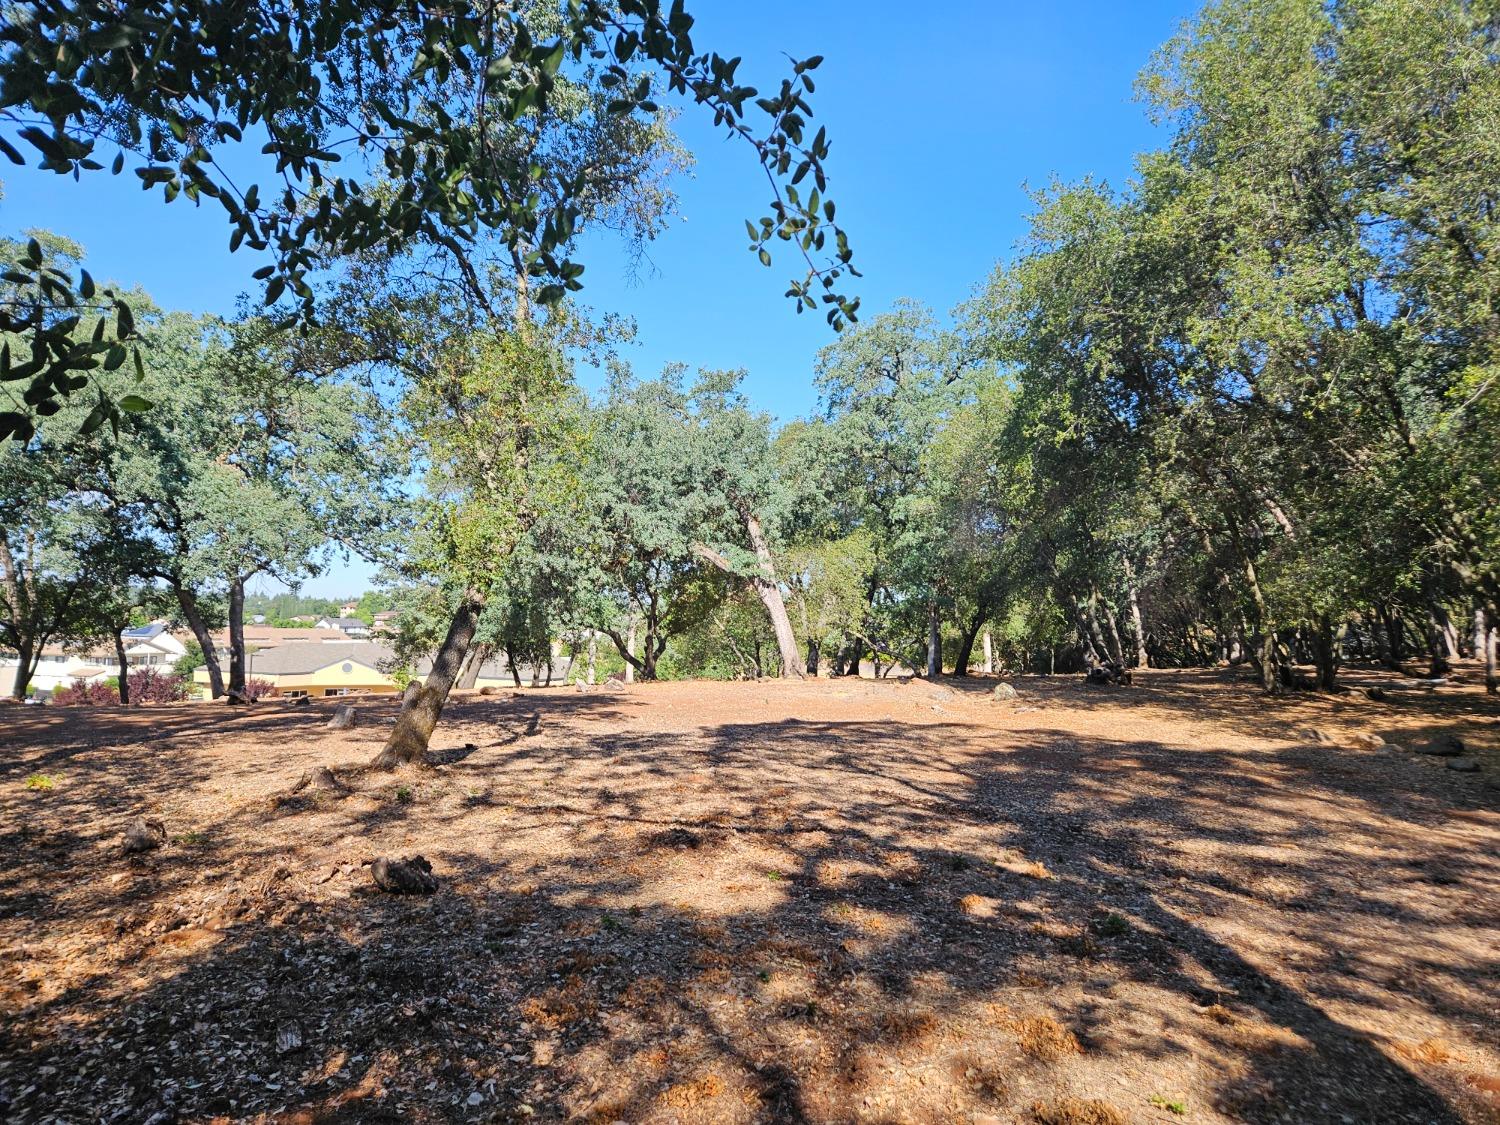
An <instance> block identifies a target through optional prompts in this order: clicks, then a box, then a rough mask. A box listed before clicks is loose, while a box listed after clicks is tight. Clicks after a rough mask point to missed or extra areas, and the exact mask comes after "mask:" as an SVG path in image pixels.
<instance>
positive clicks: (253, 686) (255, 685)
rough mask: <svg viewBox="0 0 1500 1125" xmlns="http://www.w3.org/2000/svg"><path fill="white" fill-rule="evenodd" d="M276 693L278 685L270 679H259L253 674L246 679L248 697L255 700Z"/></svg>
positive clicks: (246, 694) (246, 695)
mask: <svg viewBox="0 0 1500 1125" xmlns="http://www.w3.org/2000/svg"><path fill="white" fill-rule="evenodd" d="M275 694H276V685H275V684H273V683H272V682H271V681H270V680H257V679H256V678H255V677H254V676H251V677H250V678H249V679H247V680H246V681H245V698H246V699H251V700H255V699H260V698H262V697H264V696H267V695H275Z"/></svg>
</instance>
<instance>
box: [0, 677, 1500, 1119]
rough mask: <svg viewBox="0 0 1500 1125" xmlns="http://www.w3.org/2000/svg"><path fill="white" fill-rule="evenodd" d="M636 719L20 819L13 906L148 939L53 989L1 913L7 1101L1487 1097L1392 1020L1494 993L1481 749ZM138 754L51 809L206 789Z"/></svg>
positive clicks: (1481, 1007)
mask: <svg viewBox="0 0 1500 1125" xmlns="http://www.w3.org/2000/svg"><path fill="white" fill-rule="evenodd" d="M631 715H632V712H631V711H629V709H628V707H626V705H625V704H624V703H622V702H621V701H618V700H608V699H603V698H601V697H594V696H586V695H583V696H575V697H571V698H557V699H551V698H548V699H532V698H528V699H526V700H524V701H520V703H518V704H510V705H506V706H500V707H494V706H487V707H480V706H470V707H463V706H460V707H459V708H457V709H456V710H455V712H454V714H453V715H452V717H451V720H450V722H451V726H450V725H449V724H445V728H444V730H445V731H447V730H450V729H451V730H452V731H453V732H454V733H453V734H451V735H447V736H446V738H445V741H444V745H447V744H448V743H449V742H457V741H460V740H467V742H469V743H472V745H473V746H474V749H473V750H472V751H466V752H465V753H464V755H463V756H462V757H461V758H452V759H451V760H450V759H446V758H440V759H439V761H440V762H441V768H438V769H432V770H426V771H411V772H408V773H406V774H402V775H398V776H395V777H391V778H368V779H364V778H362V779H359V781H358V782H357V784H358V786H359V788H357V789H356V791H355V792H354V793H353V794H352V795H350V796H348V797H345V798H337V797H334V798H329V799H326V800H323V801H321V802H316V803H312V804H309V805H308V806H306V807H299V808H297V809H295V810H291V811H282V810H274V809H270V808H269V807H268V806H267V805H266V804H265V803H264V802H261V803H256V802H254V801H250V802H245V803H242V804H241V805H239V806H238V807H235V808H233V809H226V810H225V811H224V813H223V815H222V816H220V817H219V818H217V819H215V820H213V821H212V822H211V823H207V824H205V825H204V826H203V828H202V829H201V834H202V837H203V839H202V840H201V841H198V842H193V843H186V844H180V843H174V844H173V845H171V846H169V848H167V849H165V850H164V852H162V853H159V854H157V855H155V856H153V857H152V858H150V859H149V860H147V861H145V862H144V863H141V864H139V865H136V866H131V865H130V864H129V863H128V862H127V861H124V860H121V859H119V858H117V857H111V858H108V859H107V860H105V859H104V858H103V857H102V856H101V853H100V848H99V846H98V841H92V843H91V842H90V841H89V840H88V839H86V838H80V839H78V840H65V841H63V843H61V844H60V845H58V846H56V847H55V848H50V850H49V845H48V844H47V843H46V831H45V830H44V831H43V832H42V835H41V837H39V838H38V839H20V840H17V841H14V843H15V844H16V847H17V849H18V850H19V851H20V852H23V853H24V854H25V855H26V856H27V857H28V858H27V859H26V860H25V861H24V862H23V863H22V864H21V865H19V866H18V867H16V868H14V869H12V872H9V873H6V875H5V877H4V879H5V881H4V882H0V896H3V897H0V902H3V908H4V913H3V915H0V924H3V923H4V920H5V919H6V918H8V919H10V920H12V921H17V922H23V923H25V924H26V925H27V926H36V927H38V928H42V929H45V930H47V931H48V932H51V933H58V932H61V931H62V930H63V929H64V928H67V927H76V928H78V929H79V930H80V931H88V930H89V928H90V927H93V928H94V930H96V931H99V932H103V931H104V930H106V929H108V930H112V931H113V933H114V934H115V937H114V939H113V940H114V941H115V943H116V948H114V949H112V950H109V951H108V952H107V953H106V952H98V951H95V952H94V953H93V954H92V955H93V956H94V957H95V958H96V960H97V967H96V969H95V970H94V971H89V969H88V967H87V966H85V967H83V968H80V969H78V970H77V971H76V972H74V973H71V974H70V975H69V977H68V979H67V980H66V981H51V982H49V981H46V980H35V979H31V978H29V977H28V976H27V975H26V973H25V971H24V969H25V965H26V963H27V955H26V952H25V950H24V949H19V948H18V945H17V944H16V943H12V944H11V945H10V947H9V948H7V949H6V950H4V955H5V956H6V958H7V961H6V964H7V966H8V967H10V968H19V969H21V970H22V971H21V972H20V973H18V974H11V975H10V976H8V977H7V978H6V981H5V983H6V988H7V996H6V999H7V1002H8V1003H7V1006H8V1007H10V1008H11V1010H13V1011H14V1012H15V1013H16V1018H15V1019H13V1020H8V1021H7V1024H6V1027H5V1029H4V1030H3V1031H0V1037H3V1038H0V1057H3V1059H4V1061H5V1062H6V1064H7V1065H6V1066H5V1068H4V1070H0V1109H3V1110H4V1111H5V1113H6V1115H7V1117H8V1118H9V1119H12V1120H17V1121H26V1120H34V1119H40V1118H42V1117H44V1116H46V1115H48V1114H61V1115H63V1116H99V1117H107V1116H108V1115H109V1114H110V1113H112V1112H120V1113H122V1114H123V1115H124V1116H125V1117H126V1118H128V1119H132V1120H148V1119H152V1115H153V1114H161V1115H163V1116H161V1117H160V1118H157V1119H158V1120H163V1121H165V1120H174V1119H179V1118H180V1119H200V1118H205V1117H212V1116H215V1115H218V1116H221V1117H225V1118H229V1119H231V1120H244V1119H250V1118H253V1117H256V1116H257V1115H264V1116H265V1117H267V1118H268V1119H273V1120H304V1121H379V1120H391V1121H395V1120H402V1121H410V1120H415V1121H448V1120H453V1121H461V1120H512V1119H514V1120H520V1119H523V1118H525V1119H530V1120H537V1119H542V1120H558V1119H583V1120H598V1121H613V1120H630V1121H635V1120H648V1119H651V1120H657V1119H659V1120H666V1119H669V1118H670V1119H676V1120H682V1121H735V1120H767V1121H804V1120H805V1121H846V1120H881V1121H883V1120H897V1119H899V1118H900V1116H901V1114H902V1113H903V1112H908V1113H916V1114H917V1115H918V1116H919V1117H927V1118H931V1119H944V1120H963V1119H967V1115H968V1114H971V1113H1002V1112H1024V1111H1026V1110H1027V1109H1028V1107H1029V1106H1030V1105H1031V1104H1032V1103H1033V1102H1035V1101H1046V1100H1047V1099H1049V1098H1051V1097H1053V1096H1060V1095H1062V1094H1077V1095H1079V1096H1089V1097H1101V1098H1104V1099H1105V1100H1108V1101H1112V1102H1114V1103H1116V1104H1118V1105H1119V1106H1121V1107H1122V1109H1123V1111H1124V1112H1125V1113H1126V1114H1127V1115H1128V1116H1130V1117H1138V1116H1145V1115H1146V1114H1148V1113H1150V1112H1151V1111H1150V1108H1149V1105H1148V1099H1149V1098H1150V1097H1151V1096H1153V1095H1157V1094H1161V1093H1171V1092H1173V1089H1172V1088H1171V1087H1169V1086H1167V1085H1166V1084H1168V1083H1173V1082H1183V1081H1187V1079H1186V1078H1185V1077H1184V1076H1187V1075H1192V1076H1194V1077H1193V1078H1192V1081H1193V1082H1194V1083H1195V1086H1194V1089H1193V1091H1192V1099H1193V1104H1194V1108H1195V1112H1201V1113H1202V1114H1204V1115H1217V1116H1216V1117H1211V1118H1209V1119H1217V1120H1224V1119H1230V1120H1248V1121H1277V1120H1286V1121H1325V1120H1326V1121H1339V1120H1342V1119H1347V1120H1353V1121H1358V1122H1418V1121H1421V1122H1459V1121H1463V1120H1465V1119H1466V1116H1467V1118H1468V1119H1470V1120H1473V1119H1474V1117H1473V1116H1472V1114H1473V1113H1474V1112H1475V1110H1474V1108H1473V1105H1472V1104H1471V1103H1470V1102H1469V1101H1465V1098H1466V1097H1467V1095H1465V1094H1464V1093H1463V1091H1462V1090H1461V1089H1459V1088H1458V1087H1457V1086H1456V1085H1455V1084H1454V1082H1453V1081H1452V1080H1451V1078H1452V1075H1451V1074H1450V1073H1449V1072H1448V1071H1446V1070H1444V1069H1443V1068H1442V1067H1441V1066H1440V1065H1438V1064H1439V1063H1440V1062H1441V1061H1442V1060H1440V1059H1439V1060H1433V1059H1431V1058H1428V1059H1425V1060H1424V1059H1423V1058H1415V1059H1412V1058H1405V1057H1403V1056H1402V1054H1401V1050H1402V1045H1403V1044H1404V1043H1406V1041H1407V1039H1408V1038H1410V1039H1411V1040H1412V1041H1413V1042H1415V1041H1417V1040H1420V1039H1421V1038H1422V1037H1423V1036H1428V1037H1431V1036H1432V1032H1431V1031H1430V1030H1429V1029H1432V1028H1439V1029H1445V1030H1444V1033H1445V1035H1448V1036H1454V1035H1458V1034H1460V1032H1458V1031H1456V1030H1447V1029H1456V1028H1460V1027H1462V1026H1464V1025H1473V1024H1483V1023H1485V1022H1486V1021H1487V1020H1488V1019H1489V1018H1490V1014H1491V1007H1492V1003H1493V994H1492V989H1493V983H1494V979H1495V973H1496V971H1497V968H1500V964H1497V960H1496V957H1495V953H1494V948H1493V946H1492V945H1491V946H1488V947H1487V946H1486V945H1485V936H1484V935H1485V934H1486V933H1489V932H1492V929H1491V930H1487V929H1486V927H1493V917H1490V916H1487V913H1486V909H1485V904H1486V903H1489V904H1493V902H1495V901H1496V900H1497V899H1496V896H1497V894H1500V863H1497V861H1496V857H1495V855H1494V851H1493V848H1492V847H1491V848H1490V850H1489V851H1488V852H1486V851H1485V850H1484V848H1483V846H1482V845H1483V842H1484V841H1485V840H1488V841H1490V842H1491V844H1492V843H1493V840H1494V821H1493V820H1490V819H1486V820H1485V821H1484V822H1483V823H1474V822H1470V821H1463V820H1455V817H1454V813H1455V812H1457V811H1470V812H1473V813H1488V812H1489V811H1492V809H1493V804H1492V801H1491V800H1490V790H1488V789H1487V788H1486V787H1485V785H1484V783H1483V782H1482V781H1475V780H1474V779H1472V778H1465V777H1459V776H1457V775H1449V774H1435V773H1434V772H1433V771H1431V770H1426V769H1425V768H1424V767H1425V765H1426V763H1421V762H1416V761H1412V760H1408V759H1391V758H1389V757H1385V758H1378V757H1376V756H1372V755H1357V754H1345V753H1342V752H1331V751H1328V750H1326V749H1323V750H1316V751H1315V750H1313V749H1310V748H1306V747H1291V748H1285V749H1281V750H1277V751H1273V752H1262V751H1244V752H1230V751H1223V750H1213V749H1204V748H1189V747H1182V746H1171V745H1166V744H1163V743H1160V742H1154V741H1140V740H1124V739H1089V738H1082V737H1080V736H1079V735H1078V734H1077V733H1074V732H1070V731H1067V730H1063V729H1049V728H1045V727H1044V728H1041V729H1034V730H1026V731H1022V732H1013V733H1011V734H1009V735H1006V736H1005V737H1004V738H1003V739H1002V738H1001V737H999V736H998V735H997V733H996V732H995V731H994V730H993V729H990V728H987V727H984V726H981V725H975V724H972V723H967V722H961V721H940V722H924V723H922V724H916V723H900V722H891V721H845V722H829V721H809V720H796V719H785V720H778V721H746V722H734V723H720V724H717V725H712V726H708V727H705V728H703V729H701V730H697V731H689V732H684V731H682V730H676V729H664V730H633V731H624V730H622V729H621V727H622V726H623V725H624V724H625V723H627V722H629V721H630V719H631ZM293 730H295V728H290V727H278V726H276V725H274V723H273V724H272V725H271V726H269V727H268V728H267V732H266V733H267V735H268V736H269V737H273V738H283V737H287V736H288V735H289V733H291V732H292V731H293ZM331 745H334V746H341V745H345V744H343V743H334V744H331ZM329 746H330V744H329V743H328V742H327V741H326V740H325V742H324V743H323V744H321V753H322V754H323V755H324V756H325V757H326V754H327V752H328V750H329ZM120 757H124V759H125V760H123V761H121V760H113V761H110V762H108V763H95V764H93V765H91V766H85V765H84V764H83V763H81V762H80V763H78V764H77V765H76V766H75V768H77V769H79V770H84V769H86V768H94V769H97V771H98V773H99V783H98V785H89V784H86V783H84V782H82V781H81V780H80V782H79V783H78V785H77V789H78V792H77V793H76V794H75V795H74V796H72V797H70V798H68V800H69V801H74V802H77V804H76V806H73V805H60V806H48V812H49V816H51V815H53V814H54V813H56V812H59V811H61V812H62V813H63V814H64V815H65V816H82V814H83V811H84V808H85V806H86V804H87V803H88V802H90V801H93V800H95V799H98V798H99V797H100V796H101V793H100V792H97V791H96V790H98V789H100V788H101V787H106V788H109V787H112V788H119V787H121V786H125V787H129V786H133V785H143V786H146V787H147V789H148V794H151V793H156V794H157V795H158V796H159V797H161V798H163V799H165V798H166V796H167V795H168V794H169V793H170V792H171V791H172V790H173V789H174V787H193V786H202V785H206V784H211V778H212V772H211V770H209V769H208V768H207V767H206V766H205V765H204V764H203V763H198V762H196V761H183V762H180V763H176V764H170V763H169V764H165V765H163V764H162V763H159V762H157V763H152V764H149V765H148V764H146V763H141V762H137V760H136V759H135V758H131V757H129V755H123V756H121V755H117V756H116V758H117V759H118V758H120ZM284 772H285V771H284ZM152 786H160V787H162V788H161V790H160V792H158V791H157V790H155V789H152V788H150V787H152ZM403 788H404V789H406V790H407V792H408V796H407V797H406V798H404V799H401V798H397V797H396V796H394V794H396V793H397V792H398V791H399V790H401V789H403ZM7 792H9V789H8V790H7ZM135 799H136V800H137V801H139V800H140V799H141V796H140V794H136V795H135ZM407 848H409V849H410V850H413V851H415V850H421V851H423V852H424V853H425V854H427V855H429V857H431V858H433V860H434V863H435V865H436V866H437V869H438V873H439V875H440V876H441V877H442V879H443V887H442V889H441V890H440V892H439V893H438V894H437V895H436V896H433V897H432V898H423V899H399V898H393V897H390V896H384V895H380V894H377V893H375V892H374V891H373V889H371V887H370V886H369V883H368V879H367V876H366V875H365V873H364V872H363V869H362V868H360V867H359V865H358V864H359V860H360V859H361V858H362V857H366V858H367V856H368V854H370V853H373V852H375V851H383V852H386V853H388V854H390V853H394V852H395V851H397V850H403V849H407ZM90 862H93V863H96V864H97V867H95V868H94V869H93V870H90V869H89V868H88V866H87V865H88V864H89V863H90ZM122 873H123V874H124V876H125V877H124V878H122V879H119V880H118V881H116V880H115V876H117V875H121V874H122ZM64 888H65V889H64ZM14 932H15V931H14V930H7V931H5V933H6V936H7V937H10V936H13V934H14ZM288 1027H292V1028H295V1029H296V1031H297V1033H298V1035H299V1036H300V1039H301V1045H300V1046H296V1047H289V1048H287V1049H285V1051H281V1050H279V1049H278V1047H277V1037H278V1033H279V1032H283V1031H285V1029H287V1028H288ZM1436 1050H1437V1048H1432V1049H1430V1050H1429V1055H1430V1054H1432V1053H1433V1052H1435V1051H1436ZM1122 1081H1124V1082H1125V1083H1126V1084H1125V1085H1123V1086H1122V1085H1121V1082H1122ZM283 1113H285V1114H289V1115H291V1116H285V1117H278V1116H277V1115H279V1114H283Z"/></svg>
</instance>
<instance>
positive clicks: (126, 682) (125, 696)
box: [114, 629, 130, 707]
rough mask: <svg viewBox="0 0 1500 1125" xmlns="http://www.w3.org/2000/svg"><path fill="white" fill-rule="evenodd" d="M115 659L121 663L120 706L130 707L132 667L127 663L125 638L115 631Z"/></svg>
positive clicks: (118, 631)
mask: <svg viewBox="0 0 1500 1125" xmlns="http://www.w3.org/2000/svg"><path fill="white" fill-rule="evenodd" d="M114 632H115V659H116V660H118V661H119V662H120V706H121V707H129V706H130V667H129V665H127V664H126V663H125V661H126V656H125V638H124V637H123V636H121V635H120V632H121V631H120V630H119V629H116V630H115V631H114Z"/></svg>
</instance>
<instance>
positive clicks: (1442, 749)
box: [1417, 734, 1464, 758]
mask: <svg viewBox="0 0 1500 1125" xmlns="http://www.w3.org/2000/svg"><path fill="white" fill-rule="evenodd" d="M1463 752H1464V740H1463V739H1461V738H1459V737H1458V735H1456V734H1440V735H1438V736H1437V737H1436V738H1434V739H1433V740H1432V741H1431V742H1429V743H1428V744H1427V745H1426V746H1422V747H1419V748H1418V749H1417V753H1418V754H1430V755H1432V756H1433V757H1434V758H1456V757H1458V756H1459V755H1460V754H1462V753H1463Z"/></svg>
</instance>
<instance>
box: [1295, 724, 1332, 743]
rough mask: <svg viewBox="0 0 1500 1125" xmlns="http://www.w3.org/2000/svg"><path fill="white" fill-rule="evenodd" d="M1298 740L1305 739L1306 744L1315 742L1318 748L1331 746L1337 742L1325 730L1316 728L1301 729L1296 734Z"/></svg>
mask: <svg viewBox="0 0 1500 1125" xmlns="http://www.w3.org/2000/svg"><path fill="white" fill-rule="evenodd" d="M1297 735H1298V737H1299V738H1305V739H1306V740H1307V741H1308V742H1316V743H1317V744H1318V745H1319V746H1332V745H1333V744H1334V743H1335V742H1337V741H1338V740H1337V739H1335V738H1334V737H1333V735H1331V734H1329V733H1328V732H1327V731H1326V730H1319V729H1318V728H1317V727H1303V728H1302V729H1301V730H1299V731H1298V732H1297Z"/></svg>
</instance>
